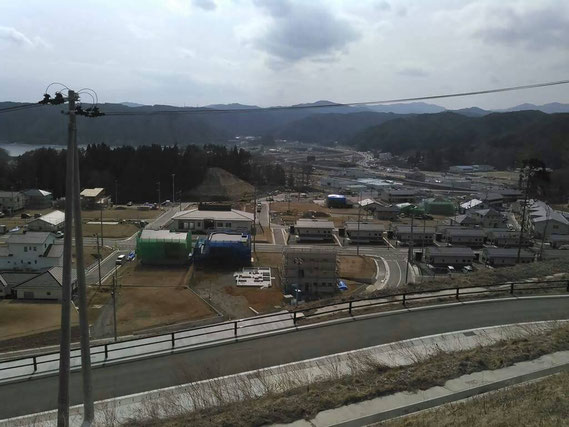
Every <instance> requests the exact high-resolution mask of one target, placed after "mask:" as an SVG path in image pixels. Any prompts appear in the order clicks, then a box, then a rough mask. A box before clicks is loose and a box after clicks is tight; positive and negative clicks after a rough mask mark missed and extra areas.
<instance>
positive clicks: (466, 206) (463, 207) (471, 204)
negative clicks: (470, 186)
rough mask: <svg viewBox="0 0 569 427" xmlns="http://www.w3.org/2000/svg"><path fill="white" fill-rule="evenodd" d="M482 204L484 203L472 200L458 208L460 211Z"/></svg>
mask: <svg viewBox="0 0 569 427" xmlns="http://www.w3.org/2000/svg"><path fill="white" fill-rule="evenodd" d="M482 203H484V202H483V201H482V200H480V199H472V200H469V201H468V202H464V203H461V204H460V207H461V208H462V209H472V208H474V207H476V206H478V205H481V204H482Z"/></svg>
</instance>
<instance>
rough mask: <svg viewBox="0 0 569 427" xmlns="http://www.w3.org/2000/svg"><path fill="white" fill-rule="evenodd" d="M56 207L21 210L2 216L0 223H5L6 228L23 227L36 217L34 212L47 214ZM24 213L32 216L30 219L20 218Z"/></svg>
mask: <svg viewBox="0 0 569 427" xmlns="http://www.w3.org/2000/svg"><path fill="white" fill-rule="evenodd" d="M53 210H54V209H52V208H49V209H24V210H21V211H18V212H16V213H15V214H14V216H5V217H4V218H0V224H2V225H5V226H6V228H8V229H9V230H10V229H12V228H14V227H21V226H23V225H25V224H27V223H28V222H30V221H33V220H34V219H35V218H34V214H36V213H39V214H41V215H45V214H47V213H50V212H52V211H53ZM23 213H27V214H28V215H30V216H31V218H28V219H22V218H20V215H21V214H23Z"/></svg>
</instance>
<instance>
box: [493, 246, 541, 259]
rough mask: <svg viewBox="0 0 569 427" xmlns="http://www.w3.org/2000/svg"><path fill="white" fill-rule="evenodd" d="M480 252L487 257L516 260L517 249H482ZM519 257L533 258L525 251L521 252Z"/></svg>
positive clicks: (531, 254)
mask: <svg viewBox="0 0 569 427" xmlns="http://www.w3.org/2000/svg"><path fill="white" fill-rule="evenodd" d="M482 252H483V253H485V254H486V256H487V257H490V258H494V257H499V258H517V257H518V248H484V249H482ZM520 256H521V257H523V258H533V257H534V255H533V253H531V252H529V251H525V250H523V249H522V250H521V252H520Z"/></svg>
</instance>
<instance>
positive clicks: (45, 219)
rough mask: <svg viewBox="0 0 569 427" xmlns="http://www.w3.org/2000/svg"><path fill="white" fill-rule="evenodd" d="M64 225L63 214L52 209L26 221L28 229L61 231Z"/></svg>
mask: <svg viewBox="0 0 569 427" xmlns="http://www.w3.org/2000/svg"><path fill="white" fill-rule="evenodd" d="M64 225H65V214H64V213H63V212H61V211H53V212H50V213H48V214H45V215H43V216H40V217H39V218H36V219H34V220H32V221H30V222H28V230H30V231H51V232H56V231H62V230H63V227H64Z"/></svg>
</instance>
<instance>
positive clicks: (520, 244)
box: [516, 169, 531, 264]
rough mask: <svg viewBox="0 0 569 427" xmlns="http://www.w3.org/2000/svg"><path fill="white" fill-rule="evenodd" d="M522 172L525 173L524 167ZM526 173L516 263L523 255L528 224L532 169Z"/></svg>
mask: <svg viewBox="0 0 569 427" xmlns="http://www.w3.org/2000/svg"><path fill="white" fill-rule="evenodd" d="M520 173H524V172H523V169H522V171H521V172H520ZM525 174H527V175H526V188H525V191H524V205H523V207H522V223H521V225H520V240H519V242H518V256H517V257H516V264H519V262H520V257H521V255H522V243H523V241H524V228H525V225H526V209H527V204H528V194H529V185H530V177H531V171H530V170H526V171H525Z"/></svg>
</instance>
